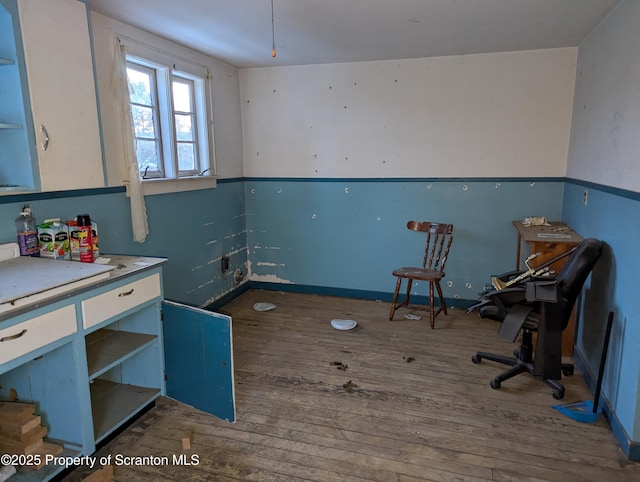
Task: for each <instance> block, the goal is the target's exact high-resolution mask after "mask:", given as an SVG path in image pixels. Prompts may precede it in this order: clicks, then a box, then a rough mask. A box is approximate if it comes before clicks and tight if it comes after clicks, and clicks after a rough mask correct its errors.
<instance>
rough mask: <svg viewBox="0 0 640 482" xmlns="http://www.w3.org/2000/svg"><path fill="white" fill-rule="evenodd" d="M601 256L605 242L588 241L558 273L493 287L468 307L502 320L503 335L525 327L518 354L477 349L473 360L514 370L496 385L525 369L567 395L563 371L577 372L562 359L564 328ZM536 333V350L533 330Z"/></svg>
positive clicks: (558, 394)
mask: <svg viewBox="0 0 640 482" xmlns="http://www.w3.org/2000/svg"><path fill="white" fill-rule="evenodd" d="M601 254H602V242H601V241H599V240H597V239H593V238H590V239H585V240H583V241H581V242H580V244H578V246H577V247H576V249H575V250H574V251H573V252H572V253H571V255H570V258H569V260H568V261H567V263H566V264H565V265H564V266H563V267H562V269H561V270H560V272H559V273H558V274H557V276H555V277H553V276H539V277H533V278H525V279H522V281H520V282H517V283H514V284H513V285H511V286H508V287H506V288H504V289H500V290H498V289H489V290H487V291H485V293H483V295H482V297H481V299H480V302H479V303H478V304H476V305H474V306H472V307H470V308H469V311H471V310H477V311H478V313H479V314H480V317H481V318H489V319H492V320H497V321H501V322H502V325H501V326H500V329H499V331H498V333H499V334H500V335H501V336H504V337H505V338H509V339H512V341H515V339H516V337H517V335H518V333H519V332H520V331H522V341H521V343H520V346H519V348H518V349H516V350H515V351H514V355H515V357H507V356H502V355H494V354H492V353H485V352H480V351H479V352H477V353H476V354H475V355H474V356H473V357H472V358H471V360H472V361H473V363H480V361H481V360H483V359H486V360H491V361H495V362H498V363H502V364H503V365H509V366H511V368H510V369H509V370H507V371H505V372H504V373H501V374H500V375H498V376H497V377H495V378H494V379H493V380H491V383H490V385H491V388H494V389H496V388H500V385H501V383H502V382H503V381H505V380H508V379H510V378H512V377H514V376H516V375H518V374H520V373H525V372H527V373H529V374H531V375H533V376H536V377H538V378H541V379H542V381H544V382H545V383H546V384H547V385H549V386H550V387H551V388H553V398H555V399H561V398H563V397H564V386H563V385H562V384H561V383H560V382H559V381H558V380H560V378H561V374H563V375H565V376H569V375H572V374H573V370H574V368H573V365H571V364H564V363H562V331H563V330H564V329H565V328H566V327H567V324H568V323H569V319H570V317H571V312H572V310H573V306H574V304H575V302H576V299H577V298H578V295H579V294H580V292H581V291H582V286H583V285H584V282H585V281H586V279H587V277H588V276H589V273H591V270H592V269H593V267H594V266H595V264H596V262H597V261H598V258H600V255H601ZM518 274H519V273H517V272H510V273H507V274H506V275H504V276H501V277H499V278H500V279H501V280H502V281H503V282H508V281H509V279H512V280H513V279H515V277H517V276H518ZM534 332H537V334H538V338H537V341H536V347H535V354H534V353H533V352H534V346H533V333H534Z"/></svg>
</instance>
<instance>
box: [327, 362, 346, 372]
mask: <svg viewBox="0 0 640 482" xmlns="http://www.w3.org/2000/svg"><path fill="white" fill-rule="evenodd" d="M329 365H332V366H334V367H336V368H337V369H338V370H345V371H346V370H347V368H349V365H347V364H346V363H342V362H340V361H333V362H331V363H329Z"/></svg>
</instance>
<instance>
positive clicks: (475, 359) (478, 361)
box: [471, 355, 480, 365]
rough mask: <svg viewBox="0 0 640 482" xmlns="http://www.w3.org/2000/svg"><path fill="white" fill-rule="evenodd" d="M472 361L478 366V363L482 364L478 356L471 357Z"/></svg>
mask: <svg viewBox="0 0 640 482" xmlns="http://www.w3.org/2000/svg"><path fill="white" fill-rule="evenodd" d="M471 361H472V362H473V363H475V364H476V365H477V364H478V363H480V358H479V357H478V355H473V356H472V357H471Z"/></svg>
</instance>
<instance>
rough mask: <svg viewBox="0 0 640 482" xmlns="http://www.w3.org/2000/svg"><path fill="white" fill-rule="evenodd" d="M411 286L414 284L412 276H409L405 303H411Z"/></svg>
mask: <svg viewBox="0 0 640 482" xmlns="http://www.w3.org/2000/svg"><path fill="white" fill-rule="evenodd" d="M411 286H413V280H412V279H411V278H407V297H406V298H405V299H404V301H403V302H402V304H403V305H408V304H409V297H410V296H411Z"/></svg>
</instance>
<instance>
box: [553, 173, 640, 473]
mask: <svg viewBox="0 0 640 482" xmlns="http://www.w3.org/2000/svg"><path fill="white" fill-rule="evenodd" d="M585 191H586V192H587V196H586V198H587V203H586V205H585V203H584V198H585ZM563 206H564V209H563V218H564V219H565V220H566V221H567V222H568V223H569V224H570V225H571V226H572V227H573V228H574V229H575V230H576V231H578V232H579V233H580V234H581V235H582V236H583V237H593V238H598V239H601V240H602V241H604V242H605V250H604V253H603V256H602V258H601V259H600V261H599V262H598V265H596V268H595V269H594V271H593V274H592V276H591V279H590V280H589V281H588V284H587V287H586V290H585V293H584V296H583V299H582V305H581V306H580V311H579V313H580V315H579V319H578V329H577V338H576V358H577V359H579V360H580V361H581V363H582V364H583V365H584V367H585V370H584V371H585V373H586V375H587V379H588V380H589V379H591V380H592V385H595V382H594V381H593V374H597V373H598V369H599V362H600V355H601V353H602V343H603V337H604V331H605V325H606V321H607V315H608V312H609V311H613V312H614V324H613V329H612V333H611V341H610V345H609V353H608V357H607V361H606V366H605V372H604V378H603V384H602V394H603V396H604V399H605V402H606V404H607V407H608V410H607V413H608V416H609V419H610V422H611V426H612V429H613V431H614V433H615V435H616V437H617V438H618V441H619V442H620V445H621V447H622V448H623V450H624V451H625V453H626V454H627V455H628V456H629V458H631V459H633V460H638V461H640V395H639V394H640V350H638V346H640V302H639V301H638V300H639V298H638V287H639V286H640V262H639V260H640V256H639V254H638V240H639V239H640V223H638V219H640V196H639V195H638V193H633V192H628V191H621V190H615V189H611V188H606V187H603V186H597V185H593V184H590V183H584V182H580V181H574V180H569V181H567V183H566V187H565V195H564V201H563Z"/></svg>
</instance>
